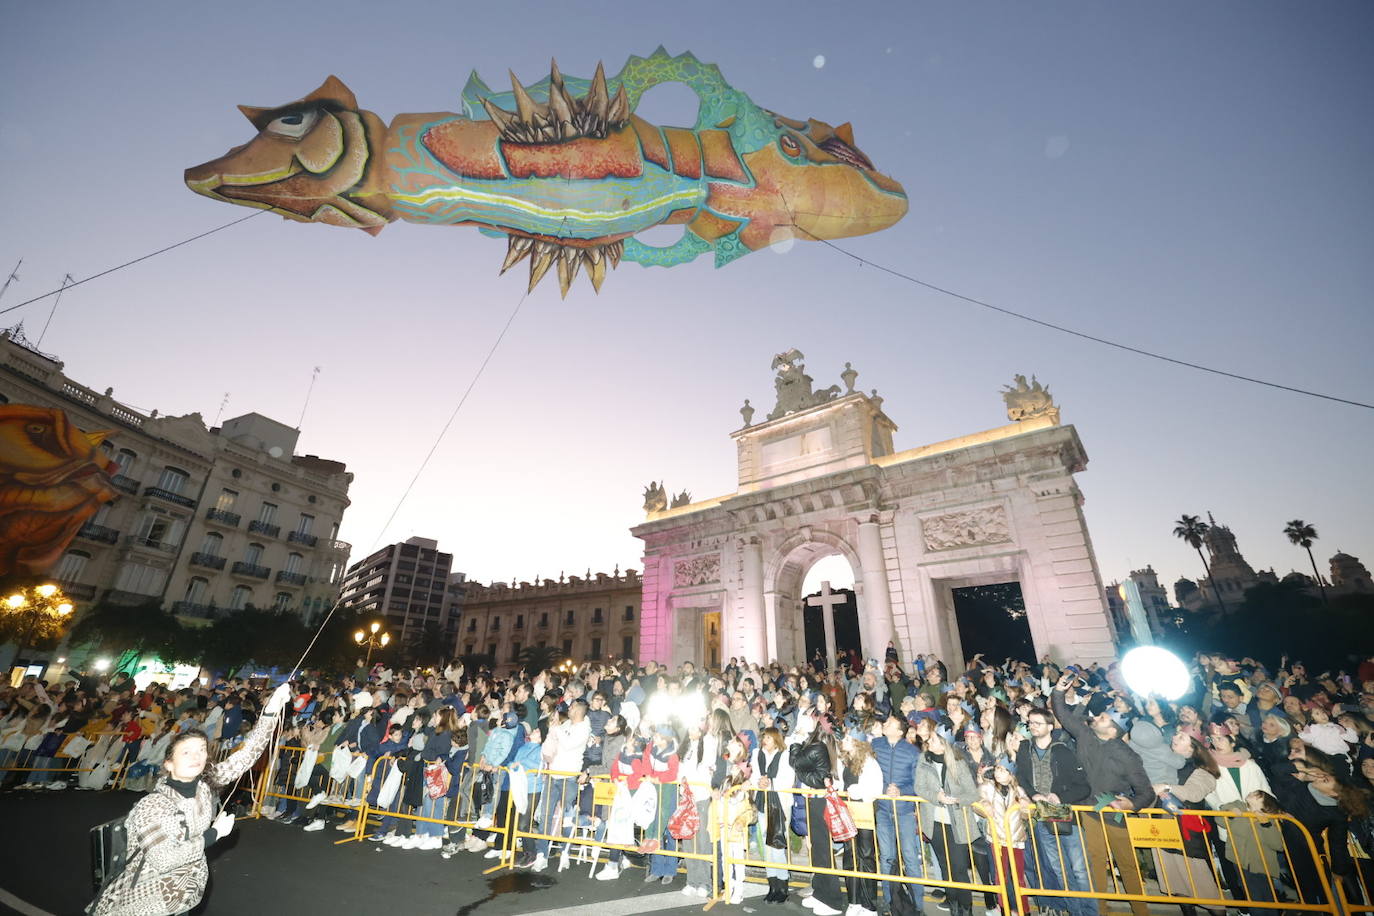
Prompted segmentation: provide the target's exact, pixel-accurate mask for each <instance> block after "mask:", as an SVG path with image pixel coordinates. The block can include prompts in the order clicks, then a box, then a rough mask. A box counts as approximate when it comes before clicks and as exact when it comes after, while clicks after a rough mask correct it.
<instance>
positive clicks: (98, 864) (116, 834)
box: [91, 815, 129, 896]
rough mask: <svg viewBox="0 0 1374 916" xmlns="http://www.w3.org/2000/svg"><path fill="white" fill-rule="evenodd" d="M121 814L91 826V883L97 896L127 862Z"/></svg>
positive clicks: (127, 850) (121, 870)
mask: <svg viewBox="0 0 1374 916" xmlns="http://www.w3.org/2000/svg"><path fill="white" fill-rule="evenodd" d="M125 817H127V815H122V816H120V817H117V818H115V819H114V820H112V821H106V822H105V823H103V824H97V825H96V826H94V827H92V828H91V884H92V886H93V887H94V888H95V892H96V894H97V896H98V895H99V894H100V893H101V892H102V891H104V890H105V888H106V887H108V886H109V884H110V882H111V881H113V880H114V879H115V878H116V877H118V876H119V874H120V873H121V872H123V871H124V868H125V866H127V865H128V864H129V863H128V855H129V836H128V832H127V831H126V829H125V826H124V819H125Z"/></svg>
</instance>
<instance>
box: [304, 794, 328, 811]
mask: <svg viewBox="0 0 1374 916" xmlns="http://www.w3.org/2000/svg"><path fill="white" fill-rule="evenodd" d="M326 798H327V796H326V795H325V794H324V793H323V792H316V793H315V794H314V795H312V796H310V801H308V802H306V803H305V810H307V811H313V810H314V809H315V808H318V807H319V805H320V802H322V801H324V800H325V799H326Z"/></svg>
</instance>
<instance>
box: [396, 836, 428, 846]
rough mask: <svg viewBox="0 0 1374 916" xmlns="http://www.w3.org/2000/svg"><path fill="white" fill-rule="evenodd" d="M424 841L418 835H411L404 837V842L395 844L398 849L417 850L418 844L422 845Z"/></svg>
mask: <svg viewBox="0 0 1374 916" xmlns="http://www.w3.org/2000/svg"><path fill="white" fill-rule="evenodd" d="M424 840H425V838H424V837H422V836H420V835H419V834H418V833H412V834H411V835H410V836H408V837H406V838H405V839H404V840H401V842H399V843H397V844H396V847H397V848H398V849H419V848H420V844H421V843H423V842H424Z"/></svg>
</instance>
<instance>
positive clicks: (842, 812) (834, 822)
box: [825, 789, 859, 843]
mask: <svg viewBox="0 0 1374 916" xmlns="http://www.w3.org/2000/svg"><path fill="white" fill-rule="evenodd" d="M825 826H826V827H827V828H828V829H829V830H830V838H831V839H832V840H834V841H835V842H836V843H843V842H845V841H847V840H852V839H854V837H856V836H858V834H859V828H858V827H856V826H855V825H854V815H852V814H850V813H849V807H848V806H847V805H846V804H845V803H844V800H843V799H841V798H840V796H839V793H838V792H836V791H835V790H834V789H828V790H827V791H826V793H825Z"/></svg>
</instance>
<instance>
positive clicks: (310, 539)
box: [286, 531, 320, 547]
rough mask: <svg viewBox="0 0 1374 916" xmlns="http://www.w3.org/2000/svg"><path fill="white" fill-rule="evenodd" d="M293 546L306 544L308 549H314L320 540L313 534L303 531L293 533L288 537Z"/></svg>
mask: <svg viewBox="0 0 1374 916" xmlns="http://www.w3.org/2000/svg"><path fill="white" fill-rule="evenodd" d="M286 539H287V540H288V541H290V542H291V543H292V544H304V545H305V546H306V547H314V546H315V545H316V544H318V543H319V542H320V539H319V538H317V537H316V536H315V535H313V534H306V533H304V532H302V531H293V532H291V533H290V534H288V535H287V536H286Z"/></svg>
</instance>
